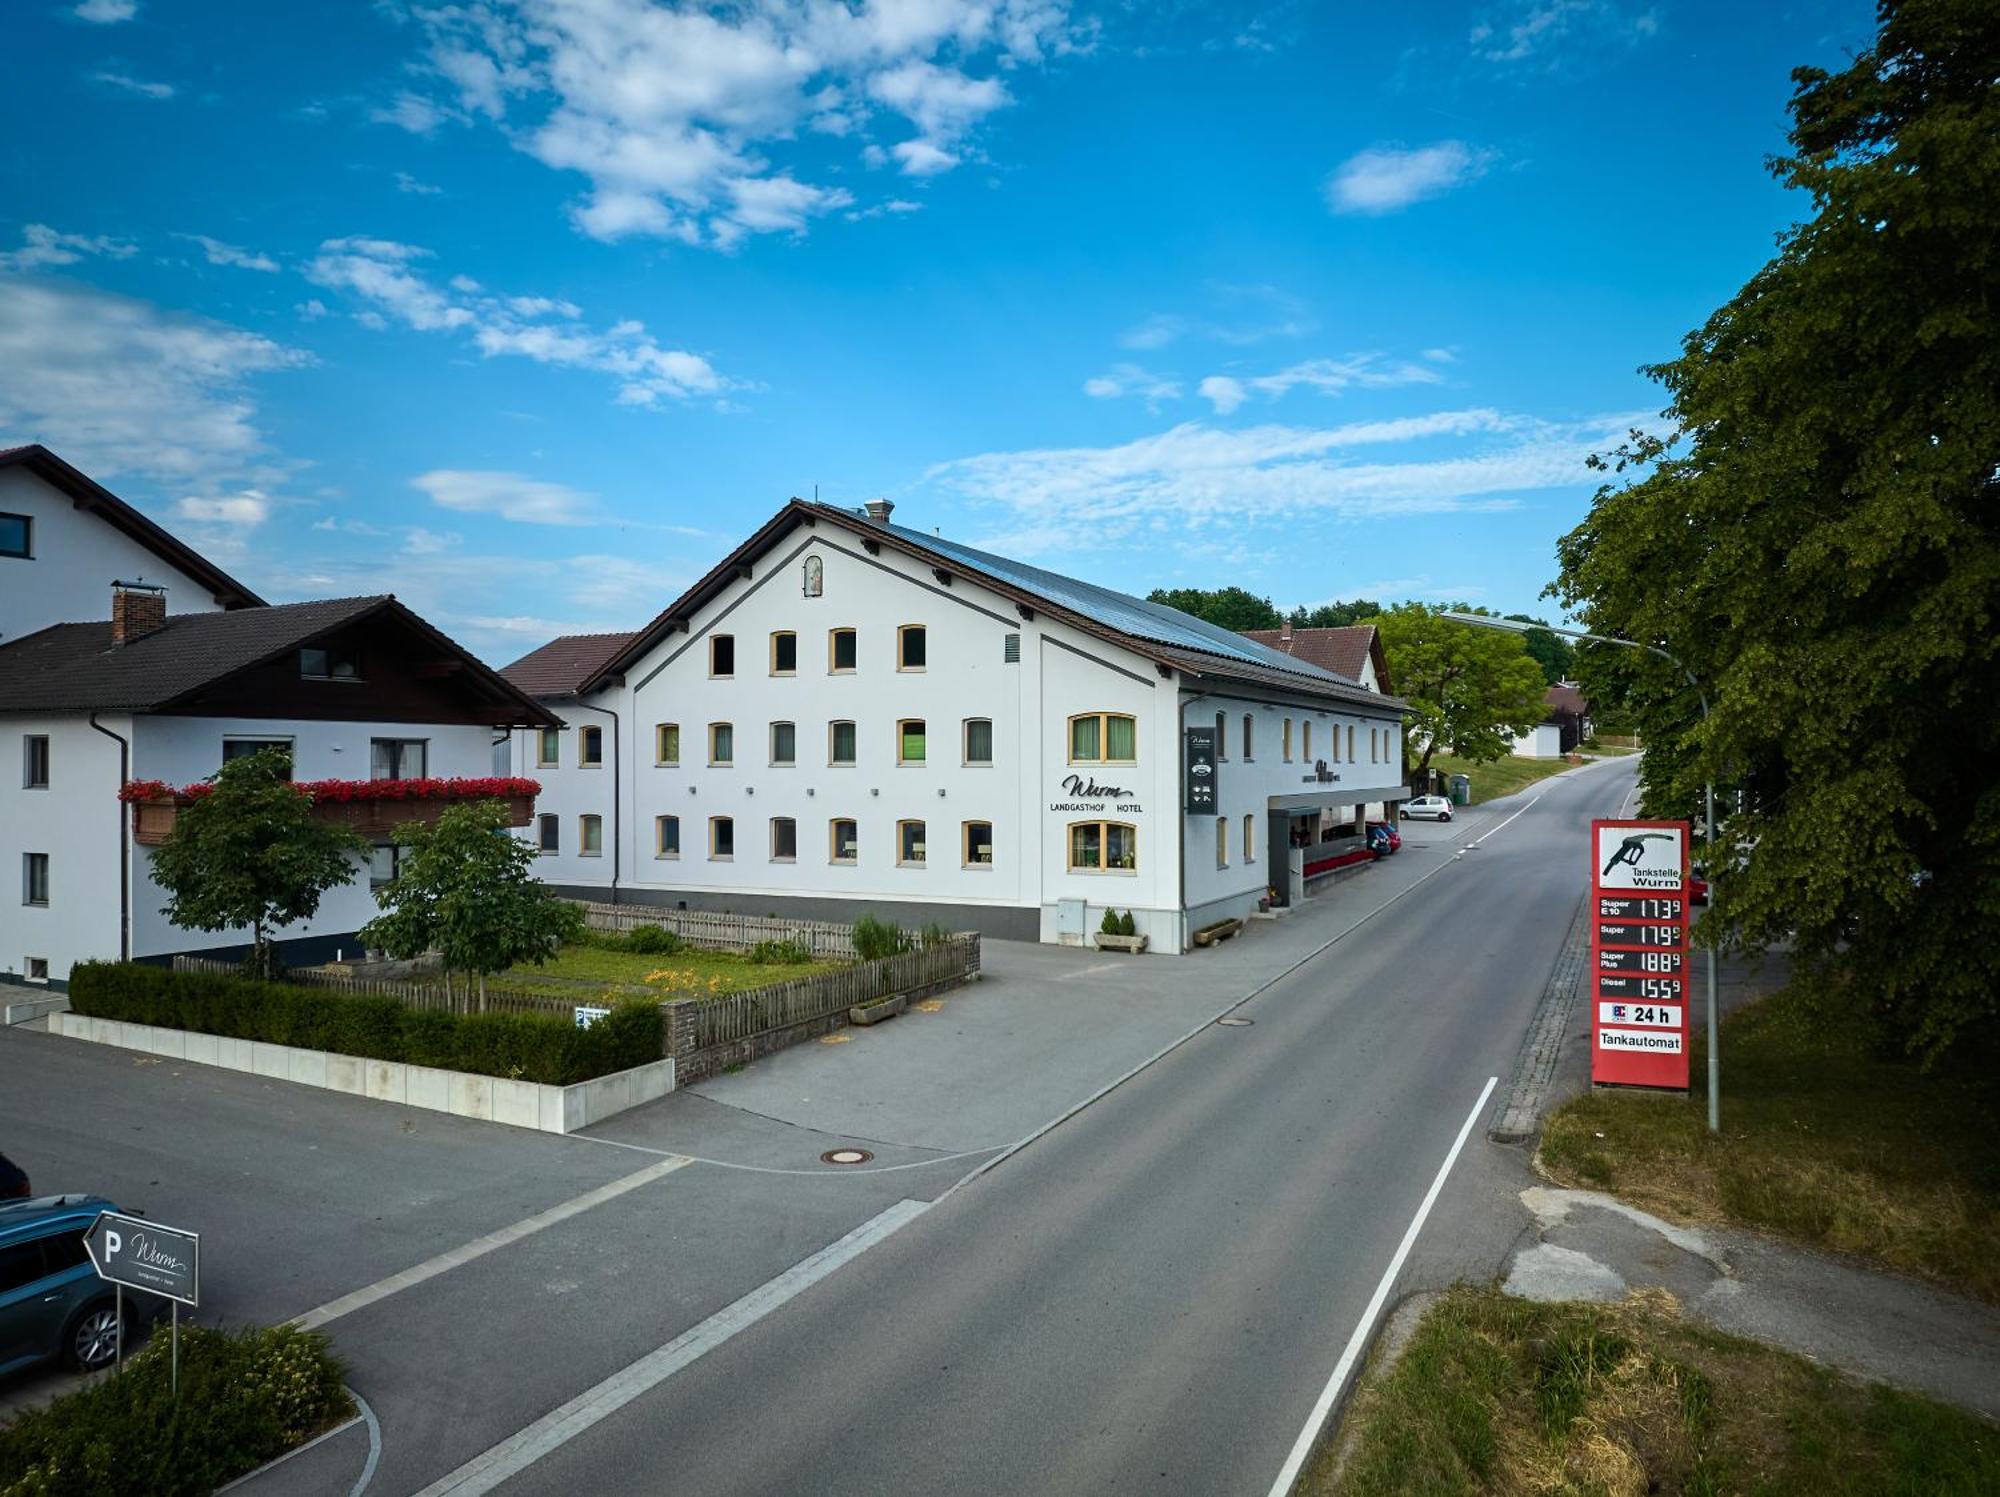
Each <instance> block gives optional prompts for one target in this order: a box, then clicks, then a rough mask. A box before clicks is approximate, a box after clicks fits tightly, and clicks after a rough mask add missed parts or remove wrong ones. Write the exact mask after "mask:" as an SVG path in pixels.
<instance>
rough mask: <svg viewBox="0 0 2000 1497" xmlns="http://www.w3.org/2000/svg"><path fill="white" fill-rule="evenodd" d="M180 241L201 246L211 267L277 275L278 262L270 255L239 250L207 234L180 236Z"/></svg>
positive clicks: (177, 236) (178, 236)
mask: <svg viewBox="0 0 2000 1497" xmlns="http://www.w3.org/2000/svg"><path fill="white" fill-rule="evenodd" d="M175 237H176V238H178V239H186V240H188V241H190V242H191V243H194V244H198V245H200V246H201V250H202V253H203V254H204V255H206V256H208V263H209V264H211V265H233V266H235V267H236V268H237V269H239V270H262V271H267V272H272V273H275V272H276V271H277V269H278V262H277V261H276V260H273V259H272V258H271V257H270V256H269V255H264V254H258V253H256V252H255V251H253V250H246V249H238V248H237V247H236V246H235V245H233V244H224V243H223V242H222V241H221V240H220V239H210V238H209V237H208V236H207V235H206V234H178V235H176V236H175Z"/></svg>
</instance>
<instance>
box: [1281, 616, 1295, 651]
mask: <svg viewBox="0 0 2000 1497" xmlns="http://www.w3.org/2000/svg"><path fill="white" fill-rule="evenodd" d="M1278 643H1279V644H1281V645H1283V646H1284V647H1285V648H1286V649H1288V650H1289V649H1290V648H1291V647H1292V621H1291V620H1290V619H1289V618H1288V619H1286V620H1285V621H1284V623H1282V624H1280V625H1279V626H1278Z"/></svg>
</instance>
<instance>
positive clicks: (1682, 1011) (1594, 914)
mask: <svg viewBox="0 0 2000 1497" xmlns="http://www.w3.org/2000/svg"><path fill="white" fill-rule="evenodd" d="M1590 849H1591V855H1590V966H1589V968H1588V969H1587V971H1586V975H1585V981H1586V982H1587V983H1588V985H1589V996H1590V1079H1591V1080H1592V1081H1593V1082H1595V1083H1597V1084H1599V1085H1603V1086H1650V1087H1658V1088H1664V1089H1668V1090H1673V1091H1683V1092H1684V1091H1686V1090H1687V1089H1688V941H1687V932H1688V898H1687V895H1688V890H1687V866H1688V824H1687V823H1686V822H1685V821H1593V822H1592V823H1591V824H1590Z"/></svg>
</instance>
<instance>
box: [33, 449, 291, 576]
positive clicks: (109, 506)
mask: <svg viewBox="0 0 2000 1497" xmlns="http://www.w3.org/2000/svg"><path fill="white" fill-rule="evenodd" d="M0 468H26V469H27V470H28V471H29V472H31V473H33V474H35V475H36V476H37V477H38V478H41V479H42V480H44V481H45V482H47V483H49V484H52V485H53V486H54V487H56V488H58V489H60V490H62V492H63V493H65V494H67V495H68V496H69V498H70V502H71V503H72V504H74V505H75V506H76V507H77V508H78V509H81V510H84V511H87V512H88V513H90V514H94V515H96V516H97V517H98V518H99V519H100V520H103V521H104V522H105V523H106V524H107V525H110V526H111V527H112V528H113V529H116V530H121V531H123V532H124V533H125V534H126V535H128V536H130V537H131V538H132V539H133V540H135V541H137V542H138V543H139V544H140V545H142V546H144V547H145V548H146V549H147V550H148V551H151V552H152V553H153V554H154V555H155V556H157V557H159V558H160V560H162V561H164V562H166V563H168V564H169V565H171V566H173V567H176V568H178V569H179V570H180V571H183V572H185V573H186V574H187V575H188V576H190V577H192V578H194V579H195V581H197V582H199V583H200V584H201V585H202V586H203V587H205V588H207V589H208V590H209V592H210V593H211V594H212V595H213V596H214V598H215V601H216V602H218V603H220V604H221V605H222V606H223V607H224V608H258V607H261V606H263V602H264V600H263V599H262V598H260V597H258V596H257V595H256V594H255V593H253V592H251V591H250V589H249V588H247V587H245V586H244V585H243V584H242V583H240V582H238V581H237V580H236V579H235V578H234V577H232V576H230V575H229V574H228V573H227V572H225V571H223V570H222V568H220V567H218V566H216V565H215V564H214V563H213V562H211V561H209V560H208V559H207V558H206V557H204V556H202V555H201V554H200V553H199V552H197V551H194V550H192V549H190V548H189V547H188V546H186V545H183V544H182V543H181V542H180V541H177V540H175V539H174V538H173V537H172V536H171V535H169V534H167V532H166V531H164V530H162V529H161V528H160V527H159V526H157V525H155V524H154V523H153V522H152V521H151V520H149V519H147V518H146V517H145V516H144V515H142V514H140V513H139V511H138V510H136V509H134V508H133V507H132V506H131V505H129V504H127V503H126V502H125V501H124V500H123V499H120V498H119V497H118V496H117V495H116V494H114V493H112V492H111V490H109V489H107V488H105V487H104V485H102V484H101V483H99V482H98V481H97V480H96V479H94V478H92V477H91V476H90V475H89V474H87V473H85V472H83V471H82V470H81V469H78V468H73V467H71V466H70V465H69V464H68V463H66V462H64V461H63V460H62V459H61V458H59V457H57V456H56V455H55V454H54V453H53V452H51V451H49V449H48V448H46V447H44V446H42V445H41V443H39V442H32V443H30V444H28V445H27V446H25V447H4V448H0Z"/></svg>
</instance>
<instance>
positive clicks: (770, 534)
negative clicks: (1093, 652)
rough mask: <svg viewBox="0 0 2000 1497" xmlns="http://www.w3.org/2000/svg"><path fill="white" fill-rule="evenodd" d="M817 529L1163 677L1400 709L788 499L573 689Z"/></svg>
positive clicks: (999, 565)
mask: <svg viewBox="0 0 2000 1497" xmlns="http://www.w3.org/2000/svg"><path fill="white" fill-rule="evenodd" d="M821 521H825V522H827V523H830V524H833V525H838V526H840V527H842V528H843V529H846V530H849V531H852V532H854V533H855V534H858V535H860V536H861V537H862V538H863V540H864V542H866V543H868V544H869V545H870V546H871V548H872V547H876V546H887V547H889V548H891V549H893V550H896V551H900V552H902V553H903V554H904V555H906V556H912V557H915V558H917V559H918V560H920V561H922V562H924V563H926V564H927V565H929V566H930V567H932V568H933V569H934V570H935V571H937V572H938V573H939V574H940V575H952V574H956V575H960V576H964V577H967V578H969V579H971V580H974V581H976V582H978V583H979V585H980V586H982V587H985V588H987V589H988V590H990V591H992V592H994V593H996V594H998V595H999V596H1001V597H1003V598H1006V599H1008V600H1009V601H1011V602H1013V603H1015V604H1016V605H1017V606H1019V607H1021V608H1024V609H1026V610H1028V611H1029V616H1032V614H1033V613H1034V612H1036V611H1040V612H1043V613H1046V614H1048V615H1049V616H1050V617H1051V618H1055V619H1059V620H1061V621H1062V622H1063V623H1065V624H1067V625H1069V626H1070V627H1071V628H1073V629H1077V630H1080V631H1081V632H1083V633H1085V634H1091V635H1095V636H1096V637H1097V638H1099V639H1104V640H1108V641H1110V642H1111V643H1113V644H1116V645H1119V646H1121V647H1122V648H1124V649H1127V650H1130V651H1131V652H1132V653H1133V654H1135V655H1138V656H1140V657H1141V658H1142V659H1147V660H1151V661H1153V662H1154V664H1155V666H1156V667H1157V668H1158V669H1159V671H1160V672H1161V674H1162V675H1166V674H1168V673H1170V672H1172V671H1179V672H1181V673H1182V674H1184V675H1186V676H1187V677H1189V678H1190V679H1193V680H1214V681H1241V682H1247V683H1249V684H1252V685H1257V686H1263V687H1267V688H1271V689H1275V690H1286V691H1294V692H1300V693H1304V694H1305V695H1308V696H1315V697H1320V698H1323V699H1328V700H1333V701H1341V702H1347V703H1350V704H1352V705H1354V706H1367V707H1371V708H1376V709H1382V710H1386V711H1389V712H1399V711H1401V710H1402V708H1403V706H1404V703H1403V702H1401V701H1400V700H1398V699H1397V698H1395V697H1392V696H1388V695H1386V694H1384V693H1378V692H1373V691H1369V690H1368V689H1367V688H1366V687H1363V686H1360V685H1358V684H1356V683H1355V682H1354V681H1351V680H1346V679H1342V678H1340V677H1338V676H1336V675H1333V674H1331V673H1329V672H1327V671H1325V670H1323V669H1321V668H1320V667H1319V666H1317V665H1314V664H1312V663H1311V662H1309V661H1304V660H1295V659H1293V658H1291V657H1288V656H1286V655H1284V654H1282V653H1280V652H1278V651H1276V650H1270V649H1266V648H1264V647H1263V646H1262V645H1260V644H1258V643H1257V642H1255V641H1246V640H1245V639H1244V638H1243V636H1242V635H1240V634H1237V633H1234V632H1232V631H1230V630H1227V629H1222V628H1219V627H1217V626H1216V625H1213V624H1209V623H1207V622H1205V621H1203V620H1201V619H1197V618H1194V617H1192V616H1191V615H1188V614H1185V613H1182V612H1180V611H1179V610H1178V609H1173V608H1168V607H1166V606H1164V605H1162V604H1159V603H1152V602H1149V601H1147V600H1145V599H1143V598H1133V597H1129V596H1127V595H1126V594H1124V593H1119V592H1114V591H1112V590H1111V589H1110V588H1104V587H1099V586H1097V585H1096V584H1094V583H1087V582H1080V581H1078V580H1076V579H1074V578H1070V577H1064V576H1061V575H1060V574H1058V573H1054V572H1048V571H1044V570H1043V569H1041V568H1039V567H1031V566H1027V565H1025V564H1023V563H1021V562H1016V561H1012V560H1010V559H1009V558H1007V557H1003V556H996V555H993V554H991V553H988V552H984V551H977V550H974V549H972V548H971V547H969V546H962V545H959V544H957V543H956V542H953V541H946V540H942V539H940V538H938V537H935V536H928V535H925V534H923V533H922V532H921V531H916V530H911V529H908V528H907V527H905V526H902V525H892V524H888V523H886V522H884V521H878V520H873V519H870V518H868V517H867V516H866V515H863V514H862V513H860V512H859V511H856V510H851V509H843V508H841V507H840V506H839V505H834V504H821V503H818V502H811V501H807V500H804V499H793V500H791V501H790V502H789V503H788V504H786V506H785V507H784V508H783V509H781V510H779V511H778V513H777V514H775V515H773V516H772V517H771V518H770V519H769V520H767V521H766V522H765V523H764V524H763V525H762V526H761V527H760V528H759V529H758V530H757V532H756V533H755V534H753V535H752V536H751V537H750V538H749V539H748V540H746V541H745V542H743V544H742V545H740V546H738V547H737V548H736V549H735V550H734V551H732V552H730V553H729V554H728V555H727V556H725V557H724V558H723V559H722V560H721V561H719V562H718V563H716V565H715V566H714V568H713V569H711V570H710V571H709V573H708V574H707V575H706V576H704V577H703V578H702V579H701V580H700V581H698V582H696V583H695V584H694V586H693V587H691V588H689V589H688V590H687V591H686V592H685V593H683V594H682V595H681V596H680V597H679V598H677V599H675V600H674V601H673V602H672V603H670V604H668V605H667V607H666V608H665V609H663V610H662V611H661V612H660V614H659V615H658V616H657V617H656V618H654V619H653V621H652V622H651V623H649V624H647V625H646V627H645V628H643V629H641V630H639V631H638V632H637V633H636V634H634V635H633V636H632V637H631V640H630V641H629V642H628V643H627V644H626V646H625V647H624V648H623V649H621V650H619V651H618V652H617V653H616V654H614V655H612V656H611V657H610V658H609V659H608V660H606V662H605V663H604V665H603V666H602V667H600V668H599V669H598V670H597V671H596V672H595V673H594V674H593V675H592V676H591V677H589V678H588V679H587V680H585V681H583V682H582V683H581V684H580V685H579V687H578V690H579V691H586V690H589V689H591V688H592V687H594V686H595V685H596V684H597V683H598V682H600V681H602V680H604V679H605V678H607V677H609V676H612V675H615V674H617V673H618V672H619V671H621V670H624V669H626V668H628V667H629V666H631V665H632V664H633V663H635V662H636V661H638V660H639V659H641V658H642V657H643V656H644V655H645V654H646V652H647V651H649V650H651V649H653V648H654V647H655V646H656V645H658V644H659V643H660V641H661V640H663V639H665V638H667V637H668V636H669V635H670V634H673V633H676V632H679V631H682V630H685V629H687V628H689V627H690V626H691V624H692V621H693V619H694V616H695V615H696V614H697V613H698V612H699V611H700V610H701V609H702V608H703V607H704V606H705V605H706V604H708V603H709V602H710V601H712V600H713V599H714V598H716V597H717V596H718V595H720V594H721V593H722V592H723V591H724V589H726V588H727V587H729V585H730V584H731V583H733V582H736V581H738V580H740V579H742V578H746V577H748V576H750V575H751V569H752V564H753V563H754V562H756V561H757V560H758V559H759V558H760V557H762V556H763V555H765V554H766V553H767V552H769V551H770V550H772V549H773V548H774V547H775V546H776V545H777V544H778V542H779V541H780V540H782V539H783V538H784V537H785V536H786V535H788V534H790V533H791V532H792V531H793V530H794V529H795V528H797V527H798V526H800V525H816V524H818V523H820V522H821Z"/></svg>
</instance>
